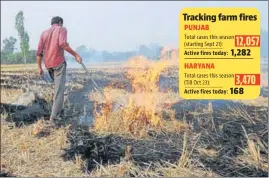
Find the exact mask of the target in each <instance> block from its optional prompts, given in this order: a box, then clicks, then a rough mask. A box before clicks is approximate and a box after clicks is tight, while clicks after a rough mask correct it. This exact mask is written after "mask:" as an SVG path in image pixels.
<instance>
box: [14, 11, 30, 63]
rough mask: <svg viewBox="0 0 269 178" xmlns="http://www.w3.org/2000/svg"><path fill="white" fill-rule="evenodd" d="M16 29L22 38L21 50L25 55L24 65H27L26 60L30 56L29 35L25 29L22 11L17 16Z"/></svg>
mask: <svg viewBox="0 0 269 178" xmlns="http://www.w3.org/2000/svg"><path fill="white" fill-rule="evenodd" d="M15 28H16V30H17V31H18V35H19V38H20V48H21V52H22V55H23V59H24V63H26V59H27V58H28V55H29V35H28V33H27V32H26V31H25V28H24V16H23V12H22V11H20V12H19V13H18V14H17V15H16V19H15Z"/></svg>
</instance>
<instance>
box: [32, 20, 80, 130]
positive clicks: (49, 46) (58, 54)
mask: <svg viewBox="0 0 269 178" xmlns="http://www.w3.org/2000/svg"><path fill="white" fill-rule="evenodd" d="M64 51H67V52H69V53H70V54H71V55H73V56H74V58H75V60H76V61H77V62H78V63H81V62H82V58H81V57H80V56H79V55H78V54H77V53H76V52H75V51H74V50H73V49H72V48H71V47H70V46H69V44H68V43H67V31H66V29H65V28H64V27H63V19H62V18H61V17H58V16H57V17H53V18H52V20H51V27H50V28H49V29H47V30H45V31H44V32H43V33H42V34H41V37H40V41H39V44H38V49H37V65H38V73H39V75H41V76H43V74H44V72H43V69H42V66H41V60H42V57H44V63H45V67H46V68H47V70H48V72H49V75H50V77H51V78H52V80H53V81H54V84H55V91H54V99H53V106H52V111H51V115H50V124H51V125H52V126H53V127H55V128H57V127H59V124H58V122H57V121H59V120H60V119H61V118H60V115H61V113H62V109H63V104H64V91H65V82H66V61H65V57H64Z"/></svg>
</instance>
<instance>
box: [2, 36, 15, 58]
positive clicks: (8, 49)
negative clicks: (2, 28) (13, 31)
mask: <svg viewBox="0 0 269 178" xmlns="http://www.w3.org/2000/svg"><path fill="white" fill-rule="evenodd" d="M16 42H17V39H16V38H14V37H12V36H11V37H9V38H5V39H4V40H3V43H4V47H3V51H2V52H3V53H6V54H13V52H14V50H15V44H16Z"/></svg>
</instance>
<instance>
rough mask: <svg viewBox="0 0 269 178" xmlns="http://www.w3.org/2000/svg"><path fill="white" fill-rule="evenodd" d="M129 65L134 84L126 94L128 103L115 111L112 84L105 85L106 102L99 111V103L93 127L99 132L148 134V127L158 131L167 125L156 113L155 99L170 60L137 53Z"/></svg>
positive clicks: (129, 78)
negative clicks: (162, 73) (159, 83)
mask: <svg viewBox="0 0 269 178" xmlns="http://www.w3.org/2000/svg"><path fill="white" fill-rule="evenodd" d="M127 66H128V71H127V72H126V73H125V75H126V78H127V79H128V80H129V82H130V84H131V86H132V93H129V94H128V95H127V97H128V101H129V102H128V103H126V104H125V106H124V107H121V108H120V109H119V110H116V111H113V104H114V103H113V101H112V99H111V98H112V97H111V96H110V94H109V91H110V89H111V87H110V86H108V87H106V88H105V89H104V94H105V98H106V103H105V104H103V106H102V107H101V108H100V111H99V112H98V108H97V104H96V105H95V110H94V114H95V118H96V119H95V122H94V129H95V130H96V131H98V132H113V133H126V134H131V135H134V136H145V135H147V131H148V129H149V128H154V130H158V129H160V128H162V127H163V126H164V125H163V124H162V118H161V115H160V114H157V112H156V98H157V97H158V92H159V91H158V90H159V87H158V82H159V76H160V74H161V72H163V71H164V70H165V69H166V68H167V62H166V61H156V62H151V61H149V60H147V59H146V58H144V57H142V56H138V57H135V58H131V59H130V60H129V61H128V62H127Z"/></svg>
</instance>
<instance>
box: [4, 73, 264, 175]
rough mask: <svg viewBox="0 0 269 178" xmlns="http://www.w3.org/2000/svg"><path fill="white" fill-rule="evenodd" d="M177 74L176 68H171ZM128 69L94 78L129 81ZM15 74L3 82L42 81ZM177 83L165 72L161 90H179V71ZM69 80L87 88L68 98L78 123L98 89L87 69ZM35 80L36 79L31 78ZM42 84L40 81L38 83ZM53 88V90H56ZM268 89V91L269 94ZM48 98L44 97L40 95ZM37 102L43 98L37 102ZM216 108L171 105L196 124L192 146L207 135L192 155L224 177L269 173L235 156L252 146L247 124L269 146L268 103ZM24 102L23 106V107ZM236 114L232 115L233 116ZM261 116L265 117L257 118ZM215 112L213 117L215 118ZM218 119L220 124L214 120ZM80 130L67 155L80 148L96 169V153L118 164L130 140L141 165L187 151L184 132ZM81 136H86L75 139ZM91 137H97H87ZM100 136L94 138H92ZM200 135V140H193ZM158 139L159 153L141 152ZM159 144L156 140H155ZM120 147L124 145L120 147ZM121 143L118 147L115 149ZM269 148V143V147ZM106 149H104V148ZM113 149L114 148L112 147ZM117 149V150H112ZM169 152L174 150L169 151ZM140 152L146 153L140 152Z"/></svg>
mask: <svg viewBox="0 0 269 178" xmlns="http://www.w3.org/2000/svg"><path fill="white" fill-rule="evenodd" d="M171 72H172V73H174V72H175V71H171ZM122 75H123V74H121V73H120V74H113V73H106V72H102V71H98V72H94V73H93V74H92V77H93V78H94V79H95V81H96V83H97V84H98V85H99V86H100V87H103V86H104V85H107V84H109V83H110V82H111V81H112V80H113V81H114V80H116V81H119V82H122V81H124V82H126V81H125V80H122V79H121V77H122ZM10 77H11V79H13V80H5V81H3V82H5V83H7V84H8V85H9V86H11V87H12V86H16V87H17V85H16V82H17V81H19V83H21V84H23V85H20V86H21V88H24V89H25V87H30V86H33V83H37V82H36V81H39V80H40V79H38V78H37V77H31V76H30V74H29V76H27V77H25V76H24V77H21V76H20V75H18V76H16V75H11V76H10ZM173 77H174V79H173V80H174V83H173V84H172V83H171V81H168V80H170V79H169V78H168V77H167V76H162V77H161V81H160V85H161V90H163V91H166V89H167V86H170V88H172V89H173V90H174V91H177V83H178V77H177V76H176V75H175V76H173ZM68 80H69V81H71V82H72V81H75V82H78V83H80V84H83V86H84V88H82V89H80V90H73V91H71V92H70V93H69V98H68V100H67V103H70V105H65V106H66V107H65V115H67V116H68V115H72V117H69V119H70V120H71V121H72V122H77V121H78V119H79V116H81V115H82V114H83V109H84V106H86V108H87V111H88V114H92V107H93V103H92V102H91V101H89V97H88V95H89V93H90V92H91V91H92V90H93V89H94V87H93V84H92V82H91V81H90V79H89V78H88V77H86V76H85V75H84V74H83V73H77V74H76V73H72V72H68ZM29 81H31V82H29ZM40 83H41V84H40V85H42V87H43V89H45V88H50V86H48V85H46V84H42V81H40ZM37 85H38V84H37ZM51 91H52V89H51ZM265 94H266V90H264V96H266V95H265ZM40 100H41V101H42V98H40ZM42 102H43V103H44V105H46V104H48V103H47V101H46V100H43V101H42ZM35 103H38V101H36V102H35ZM212 103H213V110H214V113H213V114H212V115H209V114H200V115H197V116H194V115H193V114H192V112H198V113H202V110H203V109H204V108H206V105H207V104H208V101H191V100H190V101H184V102H179V103H175V104H174V105H173V106H172V107H171V108H172V109H175V110H176V118H177V119H179V120H182V121H183V120H184V119H186V121H187V122H188V123H189V124H190V125H193V126H195V127H194V129H193V130H192V131H191V132H189V140H190V141H189V145H190V147H191V146H193V145H194V142H195V141H196V140H195V139H194V138H195V137H196V136H197V134H201V136H200V140H199V141H198V143H197V145H196V149H195V150H194V152H193V154H192V156H191V157H192V158H193V159H198V160H199V161H200V162H201V163H202V164H203V165H204V166H205V167H206V168H207V169H209V170H212V171H213V172H215V173H216V174H218V175H221V176H263V177H268V172H265V171H262V170H259V169H256V168H254V167H251V166H249V167H244V168H243V166H242V165H239V164H238V163H237V162H236V161H235V158H236V157H237V156H240V155H243V151H242V150H241V149H240V148H246V146H247V140H246V136H245V134H244V132H243V129H242V126H243V127H244V128H245V129H246V132H247V133H248V134H250V135H255V136H256V137H258V138H259V139H260V140H261V141H262V142H263V143H265V145H268V128H267V123H268V114H267V113H268V108H267V107H266V108H260V107H250V106H243V105H242V104H235V103H233V102H230V101H213V102H212ZM23 107H24V106H21V109H25V108H23ZM235 107H239V108H241V109H244V110H246V111H247V115H249V117H250V118H251V119H252V120H254V121H255V124H254V123H251V122H250V121H247V120H246V119H245V118H243V117H241V116H239V117H236V116H235V115H233V114H232V111H231V110H230V109H229V108H235ZM16 110H20V108H19V107H17V106H13V105H10V104H5V103H1V113H4V112H5V113H8V114H9V115H12V113H14V112H16ZM223 112H224V113H226V114H228V115H226V116H224V115H223ZM229 114H230V115H229ZM257 116H258V118H259V119H257V118H256V117H257ZM212 117H213V119H212ZM38 118H40V115H36V116H34V115H28V116H26V117H22V119H19V120H18V121H16V120H14V118H13V119H11V120H8V121H9V122H17V123H24V124H32V123H34V122H35V121H36V120H37V119H38ZM213 123H214V124H213ZM73 129H74V130H72V131H70V132H69V135H68V139H69V142H70V147H68V148H66V150H65V151H66V153H65V154H64V155H63V157H64V158H65V159H66V160H69V159H71V160H72V159H73V158H74V153H78V154H80V155H82V157H83V158H84V161H85V162H87V164H88V169H89V170H92V169H93V168H94V167H95V166H96V164H94V163H93V160H92V158H96V160H98V161H100V162H102V163H105V162H107V161H111V162H113V163H118V162H119V160H120V159H121V157H123V152H124V148H125V147H126V146H127V145H132V147H133V150H134V152H133V153H135V154H134V155H137V156H134V162H135V163H136V164H138V165H142V166H143V162H144V163H149V162H156V161H160V160H161V159H162V160H165V161H169V162H172V163H173V162H176V161H177V160H178V159H179V157H180V155H181V152H182V135H178V134H175V135H169V137H171V138H172V139H174V144H175V145H173V144H172V145H169V144H167V143H165V138H163V137H162V136H159V137H157V138H155V140H153V141H152V140H151V141H149V140H144V141H137V140H133V139H126V138H122V137H120V136H116V135H110V136H107V137H104V138H103V137H100V138H98V137H99V136H98V135H97V134H94V133H87V132H85V131H83V130H80V128H77V127H76V128H73ZM77 137H79V138H80V139H75V138H77ZM89 138H91V141H86V140H87V139H89ZM92 138H94V139H92ZM193 139H194V140H193ZM154 142H158V143H159V147H158V148H157V151H159V154H157V156H155V155H156V152H154V151H153V150H154V149H155V151H156V147H154V149H152V150H151V151H152V152H149V154H148V155H147V156H141V155H143V153H145V150H150V149H151V148H153V146H154V144H153V143H154ZM94 143H95V144H97V145H98V144H99V146H97V147H98V148H99V147H100V148H104V147H105V149H100V150H101V151H100V150H99V152H100V153H98V154H93V153H92V150H93V149H94V147H92V145H94ZM155 145H156V144H155ZM119 147H120V148H119ZM115 148H116V149H115ZM198 148H204V149H216V150H218V151H219V152H218V154H217V156H216V157H208V156H204V155H201V154H200V153H199V152H198V151H197V150H198ZM265 149H266V150H267V149H268V148H267V147H265ZM102 150H103V151H102ZM108 150H110V152H109V151H108ZM112 151H113V154H112V153H111V152H112ZM164 152H167V153H169V154H168V155H167V154H164ZM139 154H140V156H139ZM261 155H262V157H263V158H265V159H266V160H268V155H267V154H266V151H265V150H261Z"/></svg>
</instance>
